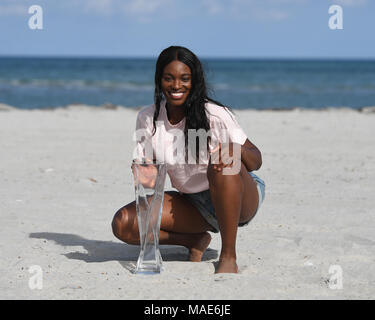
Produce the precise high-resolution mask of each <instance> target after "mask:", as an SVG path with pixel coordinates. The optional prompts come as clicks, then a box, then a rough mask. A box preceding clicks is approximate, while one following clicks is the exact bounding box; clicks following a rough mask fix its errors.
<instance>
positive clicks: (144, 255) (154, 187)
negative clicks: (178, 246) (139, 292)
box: [133, 163, 166, 274]
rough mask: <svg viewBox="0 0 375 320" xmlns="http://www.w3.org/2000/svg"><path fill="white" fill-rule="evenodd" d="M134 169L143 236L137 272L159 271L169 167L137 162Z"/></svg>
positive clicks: (160, 267)
mask: <svg viewBox="0 0 375 320" xmlns="http://www.w3.org/2000/svg"><path fill="white" fill-rule="evenodd" d="M133 172H134V177H135V179H134V182H135V196H136V208H137V219H138V227H139V236H140V253H139V258H138V261H137V265H136V268H135V273H143V274H155V273H160V272H161V271H162V261H163V260H162V257H161V254H160V250H159V234H160V221H161V215H162V211H163V200H164V183H165V176H166V166H165V164H154V163H152V164H146V165H145V164H137V163H136V164H135V168H134V171H133Z"/></svg>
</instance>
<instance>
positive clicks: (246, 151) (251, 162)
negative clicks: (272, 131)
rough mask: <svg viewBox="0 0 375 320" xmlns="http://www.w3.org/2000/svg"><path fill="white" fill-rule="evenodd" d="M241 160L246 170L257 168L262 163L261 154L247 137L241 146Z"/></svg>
mask: <svg viewBox="0 0 375 320" xmlns="http://www.w3.org/2000/svg"><path fill="white" fill-rule="evenodd" d="M241 161H242V163H243V164H244V165H245V167H246V169H247V171H254V170H258V169H259V168H260V167H261V165H262V154H261V153H260V151H259V149H258V148H257V147H256V146H255V145H254V144H252V143H251V142H250V141H249V139H246V141H245V143H244V144H243V145H242V146H241Z"/></svg>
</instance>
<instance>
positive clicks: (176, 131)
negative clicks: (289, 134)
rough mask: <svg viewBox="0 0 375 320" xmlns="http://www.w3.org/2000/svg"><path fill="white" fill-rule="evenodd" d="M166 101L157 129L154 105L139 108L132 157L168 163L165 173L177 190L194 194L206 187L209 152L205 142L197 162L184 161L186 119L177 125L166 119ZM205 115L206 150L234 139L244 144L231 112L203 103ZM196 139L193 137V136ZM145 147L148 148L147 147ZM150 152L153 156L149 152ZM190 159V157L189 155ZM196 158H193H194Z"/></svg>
mask: <svg viewBox="0 0 375 320" xmlns="http://www.w3.org/2000/svg"><path fill="white" fill-rule="evenodd" d="M165 104H166V101H165V100H163V101H162V102H161V104H160V112H159V117H158V120H157V123H156V128H157V129H156V132H155V134H154V135H152V132H153V116H154V111H155V105H151V106H147V107H145V108H143V109H142V110H141V111H139V113H138V116H137V123H136V134H135V137H134V138H135V140H136V141H137V142H136V149H135V153H134V154H133V156H134V158H140V157H146V158H151V157H153V158H156V159H157V160H158V161H161V162H165V163H167V172H168V175H169V178H170V180H171V184H172V186H173V187H174V188H176V189H177V190H178V191H180V192H184V193H196V192H201V191H204V190H207V189H209V185H208V179H207V167H208V162H209V158H208V154H207V152H206V142H205V141H204V142H203V147H202V149H201V150H203V151H201V155H200V159H202V160H203V161H202V160H200V162H199V164H197V163H196V162H195V160H194V162H190V160H189V161H188V163H186V161H185V156H184V155H185V138H184V135H183V132H184V127H185V118H184V119H182V120H181V121H180V122H179V123H177V124H174V125H173V124H171V123H170V122H169V120H168V116H167V110H166V107H165ZM206 114H207V117H208V120H209V123H210V134H211V142H210V144H209V151H212V150H214V149H216V148H217V146H218V143H219V142H221V143H224V142H233V143H238V144H240V145H243V144H244V143H245V141H246V139H247V136H246V134H245V133H244V131H243V130H242V129H241V127H240V126H239V124H238V122H237V121H236V119H235V117H234V115H233V113H232V112H230V111H229V110H228V109H227V108H223V107H221V106H218V105H216V104H214V103H211V102H208V103H206ZM193 140H194V141H195V139H193ZM147 148H148V149H147ZM151 154H152V155H151ZM192 159H193V158H192ZM194 159H195V158H194Z"/></svg>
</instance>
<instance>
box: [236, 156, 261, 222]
mask: <svg viewBox="0 0 375 320" xmlns="http://www.w3.org/2000/svg"><path fill="white" fill-rule="evenodd" d="M240 175H241V178H242V182H243V186H244V190H243V196H242V202H241V214H240V222H247V221H249V220H251V219H252V218H253V217H254V215H255V213H256V211H257V208H258V201H259V195H258V188H257V184H256V182H255V181H254V179H253V178H252V177H251V176H250V174H249V173H248V171H247V170H246V167H245V165H244V164H243V163H242V165H241V172H240Z"/></svg>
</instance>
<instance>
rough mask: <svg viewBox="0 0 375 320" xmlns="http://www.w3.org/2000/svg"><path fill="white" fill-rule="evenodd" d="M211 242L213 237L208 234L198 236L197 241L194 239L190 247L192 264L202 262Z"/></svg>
mask: <svg viewBox="0 0 375 320" xmlns="http://www.w3.org/2000/svg"><path fill="white" fill-rule="evenodd" d="M210 242H211V235H210V234H209V233H208V232H203V233H199V234H197V235H196V239H194V240H193V242H192V245H191V246H190V247H188V249H189V260H190V261H192V262H200V261H201V260H202V256H203V253H204V252H205V251H206V249H207V247H208V245H209V244H210Z"/></svg>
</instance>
